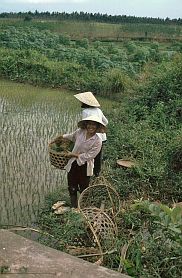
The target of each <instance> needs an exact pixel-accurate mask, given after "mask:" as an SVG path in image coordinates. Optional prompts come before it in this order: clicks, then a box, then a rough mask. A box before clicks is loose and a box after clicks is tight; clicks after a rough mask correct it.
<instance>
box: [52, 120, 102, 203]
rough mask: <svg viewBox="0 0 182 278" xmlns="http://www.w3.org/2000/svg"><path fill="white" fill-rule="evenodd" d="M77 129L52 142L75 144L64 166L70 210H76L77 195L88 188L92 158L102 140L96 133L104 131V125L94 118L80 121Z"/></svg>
mask: <svg viewBox="0 0 182 278" xmlns="http://www.w3.org/2000/svg"><path fill="white" fill-rule="evenodd" d="M78 127H79V128H78V129H77V130H76V131H75V132H73V133H71V134H64V135H62V136H60V137H58V138H57V139H56V140H55V141H54V142H57V141H59V139H61V138H66V139H69V140H71V141H73V142H74V143H75V144H74V148H73V150H72V152H68V153H67V156H68V157H69V158H70V159H69V161H68V164H67V165H66V166H65V169H66V171H67V172H68V174H67V178H68V191H69V194H70V200H71V207H72V208H77V206H78V196H77V193H78V192H80V193H81V192H82V191H83V190H84V189H86V188H87V187H88V186H89V181H90V177H91V176H92V175H93V169H94V158H95V157H96V156H97V154H98V153H99V152H100V150H101V147H102V140H101V138H100V137H99V135H98V134H97V133H103V132H105V131H106V128H105V125H104V123H103V122H102V121H101V119H99V118H98V117H96V116H89V117H87V118H85V119H84V120H82V121H80V122H79V123H78Z"/></svg>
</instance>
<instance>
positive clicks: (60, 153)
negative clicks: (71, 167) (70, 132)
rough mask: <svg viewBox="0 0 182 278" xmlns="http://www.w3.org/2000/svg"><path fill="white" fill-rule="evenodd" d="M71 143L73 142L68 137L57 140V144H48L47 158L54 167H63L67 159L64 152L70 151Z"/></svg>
mask: <svg viewBox="0 0 182 278" xmlns="http://www.w3.org/2000/svg"><path fill="white" fill-rule="evenodd" d="M72 145H73V143H72V142H71V141H70V140H68V139H61V140H59V144H55V143H53V144H49V158H50V162H51V164H52V165H53V166H54V167H56V168H58V169H61V170H63V169H64V167H65V166H66V164H67V163H68V160H69V158H68V157H66V153H67V151H71V148H72Z"/></svg>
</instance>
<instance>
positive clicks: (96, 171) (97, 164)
mask: <svg viewBox="0 0 182 278" xmlns="http://www.w3.org/2000/svg"><path fill="white" fill-rule="evenodd" d="M101 163H102V148H101V150H100V152H99V153H98V155H97V156H96V157H95V158H94V171H93V172H94V175H95V176H96V177H98V176H99V174H100V171H101Z"/></svg>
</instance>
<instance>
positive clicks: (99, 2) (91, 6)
mask: <svg viewBox="0 0 182 278" xmlns="http://www.w3.org/2000/svg"><path fill="white" fill-rule="evenodd" d="M35 10H38V11H39V12H44V11H49V12H53V11H55V12H67V13H72V12H75V11H77V12H81V11H83V12H88V13H101V14H105V13H106V14H108V15H131V16H141V17H155V18H157V17H160V18H166V17H169V18H170V19H173V18H182V0H0V13H2V12H24V11H26V12H27V11H32V12H34V11H35Z"/></svg>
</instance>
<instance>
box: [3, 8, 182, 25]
mask: <svg viewBox="0 0 182 278" xmlns="http://www.w3.org/2000/svg"><path fill="white" fill-rule="evenodd" d="M0 18H23V19H25V20H32V19H56V20H81V21H96V22H104V23H118V24H119V23H145V24H147V23H148V24H149V23H150V24H175V25H176V24H177V25H181V24H182V18H178V19H177V18H174V19H170V18H169V17H166V18H159V17H158V18H153V17H137V16H127V15H108V14H102V13H87V12H77V11H76V12H72V13H66V12H48V11H46V12H38V11H37V10H35V12H31V11H28V12H18V13H15V12H10V13H7V12H4V13H0Z"/></svg>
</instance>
